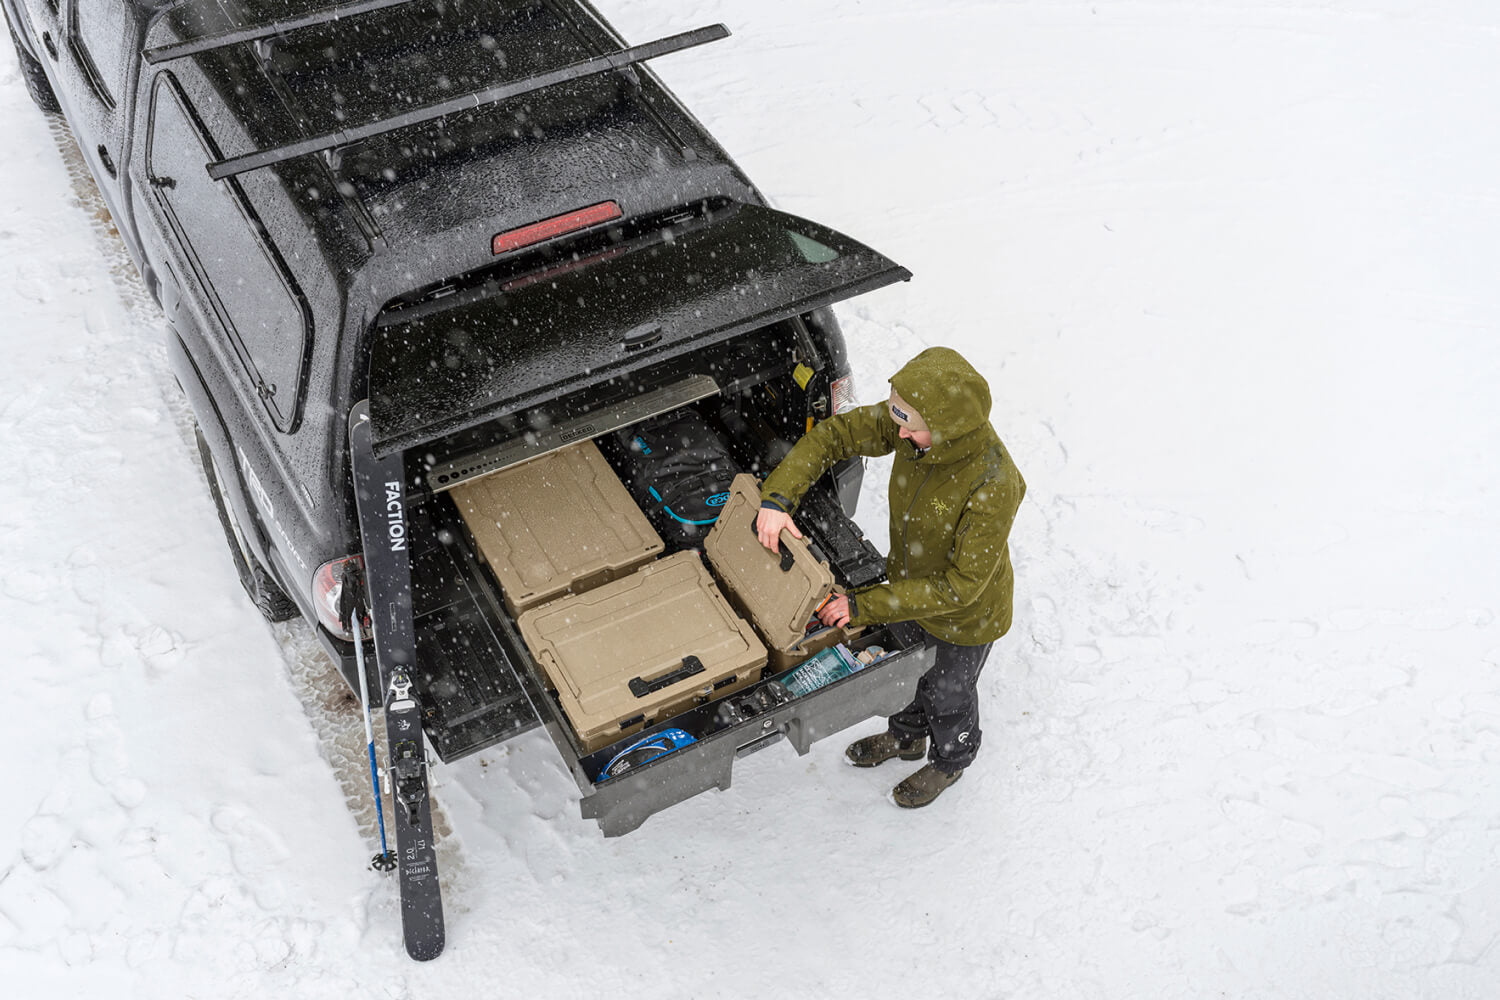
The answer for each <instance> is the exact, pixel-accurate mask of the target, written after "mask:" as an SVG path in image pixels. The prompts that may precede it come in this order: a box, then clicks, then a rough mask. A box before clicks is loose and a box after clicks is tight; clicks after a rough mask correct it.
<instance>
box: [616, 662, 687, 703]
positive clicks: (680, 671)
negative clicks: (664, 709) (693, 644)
mask: <svg viewBox="0 0 1500 1000" xmlns="http://www.w3.org/2000/svg"><path fill="white" fill-rule="evenodd" d="M701 673H703V661H702V660H700V659H698V658H697V657H696V656H691V655H689V656H684V657H683V658H682V666H680V667H678V668H677V669H676V670H673V671H670V672H668V673H665V674H662V675H661V676H660V677H658V678H657V679H656V680H654V681H647V680H644V679H643V678H640V677H633V678H631V680H630V693H631V694H633V695H635V696H636V697H637V698H644V697H646V695H648V694H650V693H651V692H653V691H660V690H661V689H662V688H664V687H671V686H672V685H673V684H676V683H677V682H678V681H680V680H685V679H687V678H689V677H691V676H693V675H694V674H701Z"/></svg>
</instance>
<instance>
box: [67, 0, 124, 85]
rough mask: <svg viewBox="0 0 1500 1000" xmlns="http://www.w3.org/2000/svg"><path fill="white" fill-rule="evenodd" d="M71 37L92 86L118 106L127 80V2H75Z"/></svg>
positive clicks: (84, 0) (85, 74) (74, 50)
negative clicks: (118, 94)
mask: <svg viewBox="0 0 1500 1000" xmlns="http://www.w3.org/2000/svg"><path fill="white" fill-rule="evenodd" d="M70 14H71V18H70V20H71V23H70V24H69V25H68V37H69V41H70V42H71V45H72V48H73V54H74V56H75V57H77V59H78V62H79V65H80V66H81V67H82V69H83V73H84V76H86V77H88V80H89V85H90V86H91V87H93V89H94V91H95V92H96V93H97V94H98V95H99V99H100V100H102V101H103V102H104V103H105V104H107V105H108V106H109V107H111V108H113V107H114V106H115V94H116V93H118V92H119V90H120V86H121V84H122V82H123V81H124V77H125V33H126V28H127V24H126V20H125V0H73V3H72V5H71V10H70Z"/></svg>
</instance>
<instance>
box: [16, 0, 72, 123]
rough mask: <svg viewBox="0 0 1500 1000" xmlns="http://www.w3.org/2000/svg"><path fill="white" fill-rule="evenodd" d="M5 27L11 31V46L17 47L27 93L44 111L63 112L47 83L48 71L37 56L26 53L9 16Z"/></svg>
mask: <svg viewBox="0 0 1500 1000" xmlns="http://www.w3.org/2000/svg"><path fill="white" fill-rule="evenodd" d="M5 26H6V27H7V28H9V29H10V40H11V44H13V45H14V46H15V47H16V60H17V61H18V62H20V64H21V79H23V80H25V81H26V91H27V93H29V94H30V95H31V99H32V100H33V101H35V102H36V106H37V107H39V108H41V109H42V110H43V111H61V110H62V108H61V106H60V105H58V103H57V95H56V94H54V93H53V92H52V84H50V83H48V82H47V71H46V70H45V69H44V68H43V67H42V64H41V62H40V61H38V60H37V58H36V57H35V56H33V55H32V54H31V53H30V52H27V51H26V47H25V46H24V45H22V44H21V39H19V38H17V37H16V29H15V26H14V25H12V24H11V23H10V18H9V16H7V17H6V19H5Z"/></svg>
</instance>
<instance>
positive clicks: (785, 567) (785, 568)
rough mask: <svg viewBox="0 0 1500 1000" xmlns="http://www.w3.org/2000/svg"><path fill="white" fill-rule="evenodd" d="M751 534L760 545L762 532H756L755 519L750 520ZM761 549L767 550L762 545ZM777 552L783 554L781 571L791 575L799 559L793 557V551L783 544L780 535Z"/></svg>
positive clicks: (777, 539) (777, 538)
mask: <svg viewBox="0 0 1500 1000" xmlns="http://www.w3.org/2000/svg"><path fill="white" fill-rule="evenodd" d="M750 534H751V535H752V536H754V538H755V544H756V545H760V532H758V531H756V530H755V518H753V517H752V518H751V519H750ZM761 548H765V546H764V545H761ZM776 551H777V552H779V553H781V571H782V572H783V573H790V572H791V571H792V566H793V565H794V564H795V563H796V561H797V557H796V556H794V555H792V550H791V549H789V548H787V547H786V546H785V545H782V544H781V536H780V535H777V536H776Z"/></svg>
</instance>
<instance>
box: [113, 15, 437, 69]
mask: <svg viewBox="0 0 1500 1000" xmlns="http://www.w3.org/2000/svg"><path fill="white" fill-rule="evenodd" d="M412 2H413V0H356V2H355V3H346V4H340V5H338V6H337V7H329V8H328V9H326V10H320V11H315V12H314V13H311V14H307V15H304V16H302V17H294V18H291V19H289V20H286V21H272V22H271V23H270V24H262V25H256V26H254V27H249V28H236V29H234V30H233V31H225V32H220V33H219V34H216V35H204V36H203V37H202V38H192V39H189V40H187V41H183V42H173V43H172V44H170V45H158V46H156V47H154V48H150V49H147V50H146V51H145V52H144V53H143V54H142V58H143V59H145V60H146V62H148V63H151V64H152V65H153V66H154V65H156V64H157V63H163V62H166V61H167V60H169V59H181V58H182V57H183V56H192V55H197V54H198V53H200V52H212V51H213V50H215V49H224V48H228V47H229V46H231V45H238V44H240V43H241V42H255V41H259V40H261V39H263V38H277V37H280V36H282V35H286V34H289V33H291V32H293V31H296V30H298V29H299V28H311V27H314V26H316V25H319V24H328V23H329V22H331V21H339V20H342V19H343V18H346V17H354V16H355V15H356V14H369V13H372V12H374V11H377V10H384V9H385V8H387V7H398V6H400V5H402V4H407V3H412Z"/></svg>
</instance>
